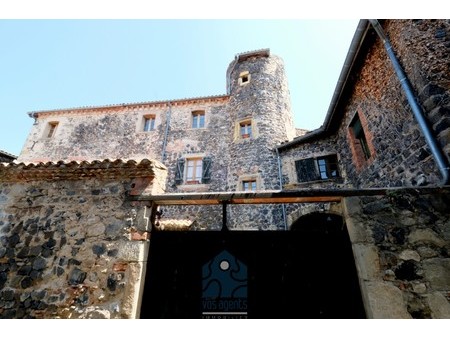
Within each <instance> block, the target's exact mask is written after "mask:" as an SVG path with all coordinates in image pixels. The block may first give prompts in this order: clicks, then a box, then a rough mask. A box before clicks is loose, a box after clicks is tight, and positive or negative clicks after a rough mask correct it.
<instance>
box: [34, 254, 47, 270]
mask: <svg viewBox="0 0 450 338" xmlns="http://www.w3.org/2000/svg"><path fill="white" fill-rule="evenodd" d="M46 266H47V260H45V259H44V258H42V257H36V259H35V260H34V262H33V269H35V270H44V269H45V267H46Z"/></svg>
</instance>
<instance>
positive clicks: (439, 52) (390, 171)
mask: <svg viewBox="0 0 450 338" xmlns="http://www.w3.org/2000/svg"><path fill="white" fill-rule="evenodd" d="M384 26H385V27H384V29H385V30H386V34H387V35H388V36H389V38H390V40H391V43H392V45H393V48H394V51H395V53H396V55H397V57H398V58H399V60H400V63H401V64H402V66H403V67H404V69H405V72H406V74H407V76H408V78H409V80H410V82H411V84H412V86H413V87H414V89H415V91H416V95H418V98H419V104H420V105H421V106H422V107H423V108H424V112H425V114H426V115H427V116H428V117H429V122H430V124H431V125H432V127H433V128H434V131H435V133H436V136H438V139H439V141H440V142H441V146H442V147H443V148H445V149H446V151H447V155H448V146H449V138H448V135H449V133H450V123H449V120H448V109H449V102H450V101H449V98H450V86H449V75H448V74H450V71H449V65H448V63H447V62H444V60H447V59H448V51H449V46H448V39H449V34H450V32H449V29H450V24H449V22H448V21H446V20H423V21H421V20H419V21H416V20H387V22H386V24H385V25H384ZM356 79H357V80H356V82H355V85H354V88H353V91H352V95H351V97H350V99H349V100H348V103H347V105H346V107H345V117H344V119H343V120H342V122H341V125H340V128H339V132H338V137H337V143H338V147H339V149H340V154H341V160H342V162H343V165H344V166H345V171H346V173H347V178H348V181H349V183H350V184H352V185H354V186H363V187H381V186H385V187H389V186H408V185H409V186H410V185H424V184H431V183H438V182H439V180H440V175H439V171H438V170H437V166H436V164H435V161H434V159H433V157H432V155H431V152H430V149H429V148H428V146H427V145H426V143H425V139H424V137H423V135H422V132H421V131H420V130H419V126H418V124H417V122H416V121H415V119H414V117H413V113H412V111H411V109H410V107H409V105H408V102H407V100H406V96H405V95H404V94H403V90H402V88H401V85H400V81H399V80H398V78H397V76H396V75H395V73H394V69H393V67H392V64H391V62H390V59H389V58H388V56H387V53H386V50H385V48H384V46H383V44H382V43H381V41H380V39H378V38H377V39H376V41H375V44H374V45H373V46H372V47H371V48H370V49H369V51H368V53H367V55H366V57H365V59H364V62H363V65H362V68H361V70H360V71H359V73H358V76H357V77H356ZM419 94H420V95H419ZM356 112H359V114H360V115H363V117H364V118H365V119H366V120H367V130H366V132H367V134H368V135H367V137H368V138H369V139H370V141H371V143H372V145H373V149H374V154H373V157H374V159H373V160H371V161H368V162H367V164H366V165H365V166H364V167H363V168H362V169H360V170H357V168H356V166H355V165H354V164H353V163H354V162H355V159H354V158H352V152H351V149H350V147H349V138H348V125H349V124H350V122H351V120H352V119H353V116H354V115H355V113H356ZM370 141H369V143H370Z"/></svg>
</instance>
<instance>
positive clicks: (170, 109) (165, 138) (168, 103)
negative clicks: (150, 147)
mask: <svg viewBox="0 0 450 338" xmlns="http://www.w3.org/2000/svg"><path fill="white" fill-rule="evenodd" d="M167 105H168V106H169V111H168V112H167V119H166V130H165V132H164V141H163V146H162V154H161V162H162V163H164V160H165V159H166V146H167V136H168V135H169V127H170V115H171V114H172V105H171V104H170V101H168V102H167Z"/></svg>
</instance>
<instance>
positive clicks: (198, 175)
mask: <svg viewBox="0 0 450 338" xmlns="http://www.w3.org/2000/svg"><path fill="white" fill-rule="evenodd" d="M201 178H202V161H197V163H196V166H195V179H197V180H200V179H201Z"/></svg>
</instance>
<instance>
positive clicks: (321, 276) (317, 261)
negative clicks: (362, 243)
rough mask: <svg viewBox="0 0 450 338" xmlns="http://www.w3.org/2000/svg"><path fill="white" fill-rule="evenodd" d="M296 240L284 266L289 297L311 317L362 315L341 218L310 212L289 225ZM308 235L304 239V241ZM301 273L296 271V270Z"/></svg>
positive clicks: (361, 316) (354, 268)
mask: <svg viewBox="0 0 450 338" xmlns="http://www.w3.org/2000/svg"><path fill="white" fill-rule="evenodd" d="M291 231H292V233H293V234H295V235H294V236H293V237H294V238H296V239H295V242H296V243H298V244H299V245H302V243H303V245H305V247H304V248H303V249H300V248H298V247H296V246H293V247H292V252H291V253H290V255H289V257H291V259H290V260H289V261H288V264H287V266H286V272H285V275H286V280H287V282H286V284H287V285H286V288H287V289H289V290H292V291H291V297H292V298H295V299H297V301H298V302H301V301H302V299H303V302H304V303H305V305H306V304H308V305H307V306H308V307H309V308H310V311H311V312H310V313H311V316H312V317H313V318H365V311H364V307H363V303H362V297H361V292H360V288H359V283H358V276H357V272H356V267H355V261H354V257H353V252H352V247H351V242H350V238H349V236H348V231H347V227H346V225H345V222H344V220H343V218H342V217H341V216H339V215H335V214H329V213H311V214H307V215H305V216H302V217H300V218H299V219H298V220H297V221H296V222H295V223H293V224H292V226H291ZM305 238H307V243H305ZM300 269H301V271H303V273H298V270H300Z"/></svg>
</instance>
